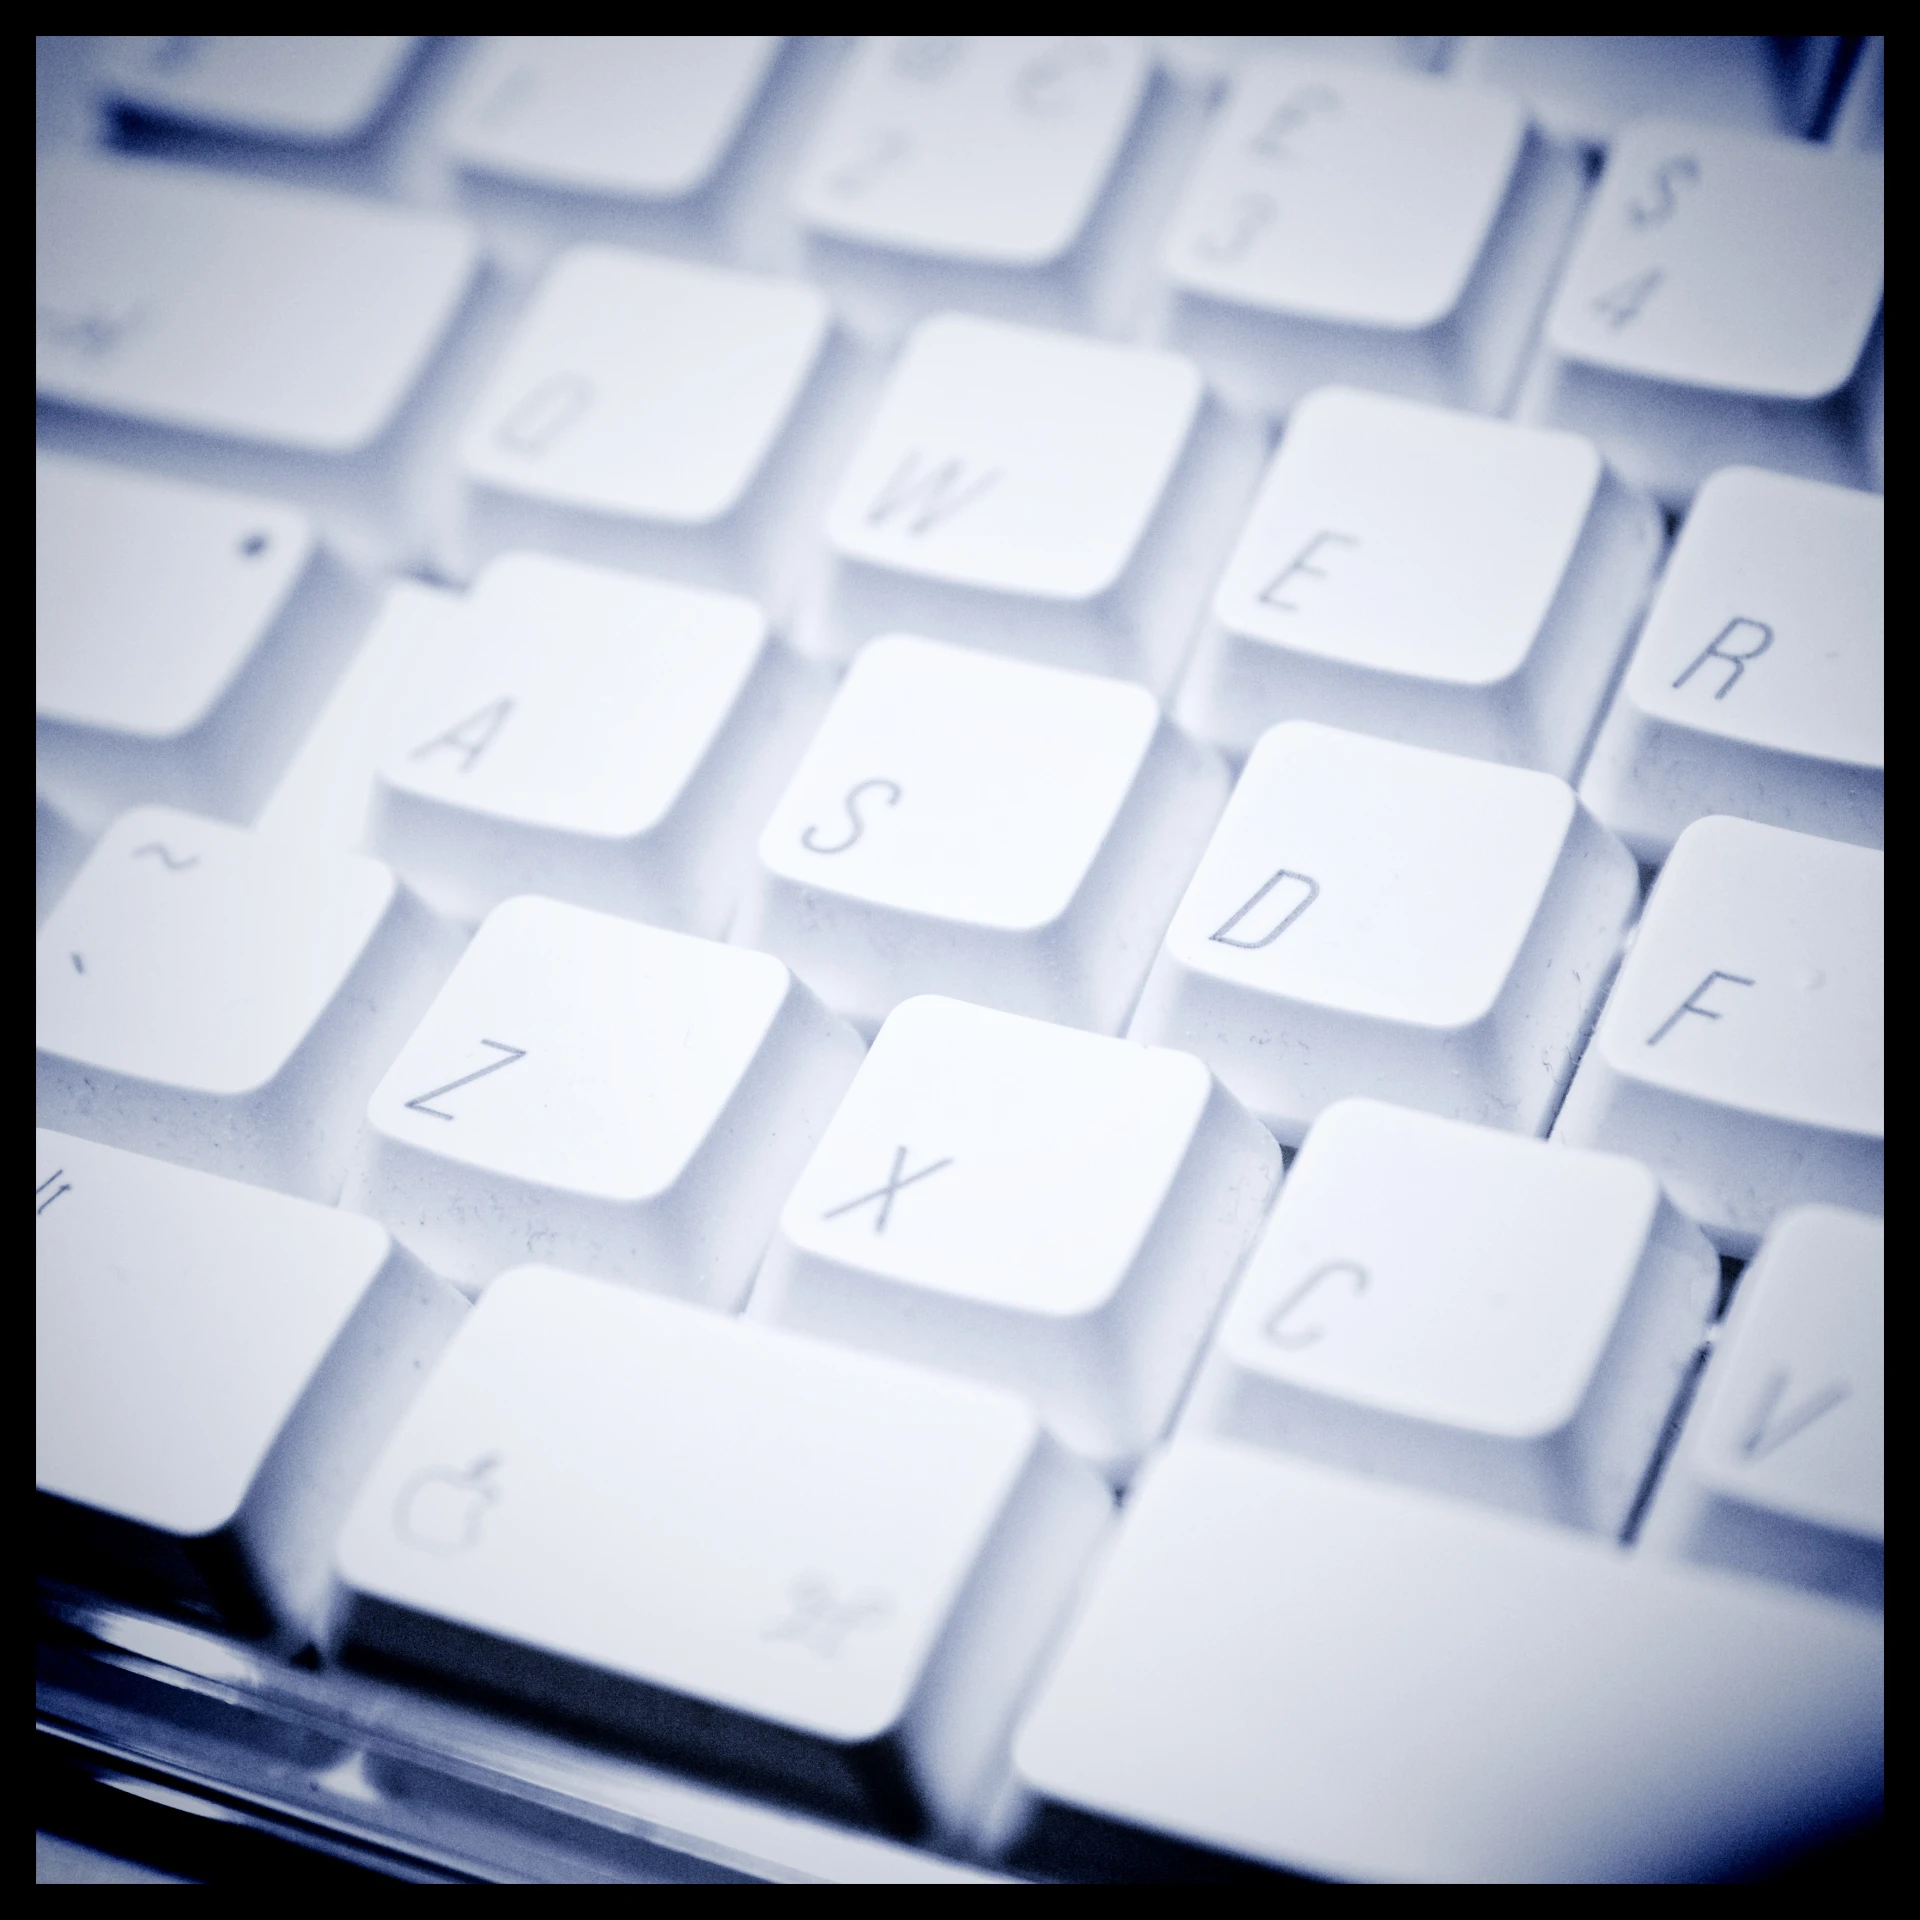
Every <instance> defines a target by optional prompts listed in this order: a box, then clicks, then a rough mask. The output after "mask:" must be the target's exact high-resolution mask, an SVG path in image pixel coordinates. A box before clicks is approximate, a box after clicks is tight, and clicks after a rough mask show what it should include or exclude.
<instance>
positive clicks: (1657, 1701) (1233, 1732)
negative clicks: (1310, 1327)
mask: <svg viewBox="0 0 1920 1920" xmlns="http://www.w3.org/2000/svg"><path fill="white" fill-rule="evenodd" d="M1116 1676H1124V1679H1125V1684H1116ZM1884 1686H1885V1643H1884V1636H1883V1634H1882V1632H1881V1629H1880V1626H1879V1623H1878V1622H1877V1621H1870V1620H1867V1619H1863V1618H1862V1617H1861V1616H1860V1615H1859V1614H1858V1613H1857V1612H1855V1611H1854V1610H1853V1609H1851V1608H1843V1607H1835V1606H1832V1605H1830V1604H1823V1603H1821V1602H1818V1601H1814V1600H1810V1599H1808V1598H1807V1597H1806V1596H1804V1595H1801V1594H1796V1593H1792V1592H1788V1591H1784V1590H1779V1589H1768V1588H1765V1587H1762V1586H1758V1585H1755V1584H1753V1583H1751V1582H1748V1581H1744V1580H1729V1579H1726V1578H1724V1577H1717V1576H1712V1575H1708V1574H1704V1573H1700V1572H1696V1571H1693V1570H1692V1569H1682V1568H1676V1567H1669V1566H1664V1565H1661V1564H1660V1563H1658V1562H1652V1561H1648V1560H1645V1559H1629V1558H1627V1557H1625V1556H1623V1555H1621V1554H1620V1553H1619V1552H1618V1550H1617V1549H1614V1548H1611V1547H1608V1546H1604V1545H1602V1544H1601V1543H1599V1542H1598V1541H1592V1540H1583V1539H1581V1538H1580V1537H1578V1536H1577V1535H1575V1534H1572V1533H1568V1532H1564V1531H1561V1530H1559V1529H1557V1528H1546V1527H1540V1526H1537V1525H1533V1524H1530V1523H1527V1522H1524V1521H1519V1520H1516V1519H1513V1518H1511V1517H1510V1516H1507V1515H1504V1514H1491V1513H1476V1512H1474V1511H1473V1510H1472V1509H1471V1508H1469V1507H1464V1506H1460V1505H1457V1504H1455V1503H1453V1502H1451V1501H1445V1502H1443V1501H1438V1500H1434V1499H1433V1498H1431V1496H1428V1495H1424V1494H1417V1493H1412V1492H1408V1491H1406V1490H1404V1489H1402V1488H1398V1487H1390V1486H1385V1485H1382V1484H1381V1483H1379V1482H1377V1481H1375V1482H1370V1481H1366V1480H1359V1479H1354V1478H1351V1477H1349V1476H1347V1475H1344V1474H1337V1473H1333V1472H1329V1471H1328V1470H1327V1469H1325V1468H1323V1467H1319V1466H1315V1465H1311V1464H1308V1463H1306V1462H1294V1461H1288V1460H1282V1459H1279V1458H1277V1457H1274V1456H1271V1455H1263V1454H1260V1453H1257V1452H1254V1451H1252V1450H1250V1449H1246V1448H1242V1447H1228V1446H1224V1445H1220V1444H1219V1443H1212V1444H1207V1443H1199V1442H1195V1443H1188V1444H1179V1445H1176V1446H1175V1447H1174V1448H1173V1449H1172V1450H1171V1452H1170V1453H1169V1454H1168V1455H1167V1457H1166V1458H1165V1459H1164V1460H1162V1461H1161V1462H1160V1463H1159V1464H1158V1465H1157V1467H1155V1468H1154V1469H1153V1470H1151V1471H1150V1473H1149V1474H1148V1476H1147V1477H1146V1480H1145V1482H1144V1485H1143V1486H1142V1487H1141V1488H1140V1489H1138V1490H1137V1491H1136V1492H1135V1493H1134V1494H1133V1495H1132V1496H1131V1497H1130V1498H1129V1500H1128V1502H1127V1511H1126V1517H1125V1520H1124V1521H1123V1523H1122V1526H1121V1531H1120V1537H1119V1539H1118V1541H1117V1542H1116V1543H1115V1547H1114V1551H1113V1553H1112V1554H1111V1556H1110V1557H1109V1558H1108V1559H1107V1560H1106V1561H1105V1562H1104V1563H1103V1565H1102V1567H1101V1570H1100V1575H1099V1578H1098V1580H1097V1582H1096V1584H1095V1585H1094V1587H1093V1590H1092V1593H1091V1595H1090V1596H1089V1598H1088V1601H1087V1604H1086V1606H1085V1608H1084V1609H1083V1611H1082V1612H1081V1614H1080V1617H1079V1619H1078V1621H1077V1623H1076V1625H1075V1626H1074V1628H1073V1630H1072V1632H1071V1635H1070V1637H1069V1638H1068V1640H1067V1643H1066V1646H1065V1649H1064V1652H1063V1653H1062V1655H1061V1656H1060V1658H1059V1660H1058V1661H1057V1663H1056V1664H1055V1666H1054V1668H1053V1670H1052V1673H1051V1675H1050V1677H1049V1678H1048V1679H1047V1681H1046V1682H1045V1683H1044V1685H1043V1687H1042V1689H1041V1691H1040V1694H1039V1698H1038V1702H1037V1704H1036V1705H1035V1706H1034V1708H1033V1710H1032V1711H1031V1712H1030V1713H1029V1714H1028V1715H1027V1716H1026V1719H1025V1721H1024V1724H1023V1725H1022V1727H1021V1730H1020V1732H1019V1734H1018V1736H1017V1738H1016V1743H1015V1759H1016V1763H1017V1765H1018V1767H1019V1769H1020V1772H1021V1774H1022V1775H1023V1777H1024V1778H1025V1780H1026V1782H1027V1783H1028V1785H1029V1787H1030V1789H1031V1790H1032V1792H1033V1794H1034V1796H1035V1798H1036V1800H1037V1801H1038V1802H1039V1805H1038V1806H1037V1807H1036V1809H1035V1813H1036V1815H1037V1817H1036V1818H1035V1819H1034V1820H1033V1821H1032V1824H1031V1825H1030V1827H1029V1833H1028V1839H1027V1844H1026V1849H1025V1855H1026V1857H1028V1858H1034V1859H1036V1864H1044V1863H1045V1862H1046V1861H1047V1859H1048V1847H1049V1844H1050V1843H1054V1844H1057V1841H1056V1836H1058V1837H1060V1838H1066V1837H1068V1836H1073V1837H1075V1838H1078V1839H1079V1840H1080V1842H1081V1865H1080V1870H1081V1872H1082V1873H1086V1872H1087V1871H1088V1866H1089V1864H1092V1865H1093V1872H1094V1874H1095V1876H1096V1877H1097V1875H1098V1865H1097V1861H1098V1857H1099V1856H1098V1854H1097V1852H1096V1849H1097V1848H1098V1846H1099V1844H1100V1841H1101V1840H1102V1839H1103V1838H1104V1837H1106V1836H1113V1837H1114V1838H1115V1839H1117V1840H1119V1841H1120V1842H1121V1843H1122V1844H1123V1845H1125V1846H1128V1847H1129V1848H1130V1850H1131V1851H1132V1852H1133V1853H1134V1855H1135V1856H1136V1858H1138V1857H1139V1856H1140V1855H1142V1854H1144V1855H1145V1858H1146V1859H1147V1860H1148V1861H1149V1862H1150V1861H1151V1860H1152V1853H1151V1851H1150V1849H1152V1848H1153V1847H1154V1846H1155V1840H1154V1838H1153V1837H1152V1836H1169V1837H1171V1838H1173V1839H1174V1840H1176V1841H1178V1842H1185V1843H1187V1844H1188V1845H1189V1846H1193V1847H1200V1848H1204V1849H1217V1850H1219V1851H1221V1852H1224V1853H1227V1854H1234V1855H1240V1856H1243V1857H1246V1858H1250V1859H1252V1860H1256V1861H1262V1862H1266V1863H1268V1864H1271V1865H1274V1866H1279V1867H1286V1868H1291V1869H1293V1870H1294V1871H1296V1872H1302V1873H1309V1874H1318V1875H1325V1876H1328V1877H1331V1878H1335V1879H1355V1880H1402V1881H1465V1882H1475V1881H1494V1880H1499V1881H1549V1880H1553V1881H1560V1880H1624V1881H1649V1880H1692V1879H1710V1878H1716V1877H1720V1876H1723V1875H1731V1874H1734V1873H1736V1872H1738V1871H1739V1870H1741V1869H1742V1868H1747V1867H1752V1866H1755V1865H1757V1864H1759V1860H1760V1858H1761V1857H1762V1856H1764V1855H1766V1854H1768V1853H1770V1852H1771V1851H1772V1850H1773V1849H1774V1848H1776V1847H1779V1848H1787V1849H1791V1848H1792V1847H1793V1846H1795V1844H1796V1843H1798V1844H1800V1845H1805V1844H1807V1843H1809V1842H1811V1841H1813V1840H1815V1839H1817V1838H1819V1837H1821V1836H1823V1835H1824V1834H1826V1833H1827V1832H1828V1831H1829V1829H1831V1828H1833V1827H1837V1826H1842V1825H1844V1824H1846V1823H1847V1822H1848V1821H1849V1820H1850V1819H1858V1818H1861V1817H1863V1816H1867V1815H1870V1814H1871V1813H1873V1812H1874V1811H1876V1810H1877V1807H1878V1804H1879V1802H1880V1799H1881V1797H1882V1794H1883V1792H1884V1787H1883V1779H1882V1775H1883V1760H1882V1739H1883V1733H1884V1719H1885V1714H1884V1708H1883V1706H1882V1698H1883V1689H1884ZM1076 1815H1077V1816H1079V1817H1078V1818H1075V1816H1076ZM1063 1816H1064V1817H1063ZM1088 1816H1091V1818H1089V1817H1088ZM1140 1828H1145V1829H1147V1833H1146V1834H1141V1833H1139V1832H1138V1829H1140ZM1076 1829H1077V1833H1076V1832H1075V1830H1076ZM1175 1850H1176V1851H1177V1848H1176V1849H1175ZM1088 1856H1092V1862H1091V1863H1090V1862H1089V1858H1088ZM1019 1857H1021V1856H1020V1855H1016V1858H1019ZM1119 1857H1120V1858H1122V1859H1124V1858H1126V1855H1125V1854H1124V1853H1123V1854H1121V1855H1120V1856H1119ZM1213 1864H1214V1865H1215V1866H1216V1868H1218V1866H1219V1865H1220V1864H1221V1863H1219V1862H1214V1863H1213ZM1152 1877H1162V1876H1160V1875H1154V1876H1152Z"/></svg>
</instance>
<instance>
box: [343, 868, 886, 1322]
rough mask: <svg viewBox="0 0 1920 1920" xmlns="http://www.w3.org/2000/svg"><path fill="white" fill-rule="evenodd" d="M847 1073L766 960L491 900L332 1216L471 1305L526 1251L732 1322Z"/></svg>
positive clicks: (816, 1019)
mask: <svg viewBox="0 0 1920 1920" xmlns="http://www.w3.org/2000/svg"><path fill="white" fill-rule="evenodd" d="M860 1053H861V1047H860V1043H859V1040H858V1038H857V1036H856V1035H854V1034H853V1033H852V1032H851V1031H850V1030H849V1029H848V1028H847V1026H846V1024H845V1023H844V1022H843V1021H840V1020H836V1019H835V1018H834V1017H833V1016H832V1015H831V1014H829V1013H828V1012H827V1011H826V1009H825V1008H824V1007H822V1006H821V1005H820V1004H819V1002H818V1001H817V1000H815V999H814V997H813V995H812V994H810V993H809V992H808V991H807V990H806V988H805V987H804V986H802V985H801V984H800V983H799V982H797V981H796V980H795V979H794V978H793V976H792V975H791V974H790V973H788V971H787V970H786V968H785V967H783V966H782V965H781V964H780V963H779V962H778V961H777V960H774V959H771V958H769V957H768V956H767V955H766V954H764V953H747V952H745V951H743V950H742V949H740V948H738V947H723V946H719V945H716V944H715V943H714V942H712V941H708V940H696V939H693V938H691V937H690V936H689V935H686V934H682V933H669V932H667V931H665V930H664V929H662V928H658V927H647V926H641V925H639V924H637V923H636V922H634V921H631V920H619V919H615V918H614V917H613V916H611V915H609V914H604V913H592V912H589V911H588V910H587V909H586V908H584V907H571V906H563V905H561V904H560V903H559V902H557V901H553V900H543V899H537V898H533V897H523V898H520V899H516V900H509V901H507V902H505V903H504V904H503V905H501V906H498V907H496V908H495V909H494V910H493V912H492V913H490V914H489V915H488V916H487V918H486V920H485V921H484V922H483V923H482V925H481V928H480V931H479V932H478V933H477V934H476V935H475V936H474V939H473V942H472V944H471V945H470V946H469V947H468V948H467V951H466V953H465V954H464V955H462V957H461V959H460V962H459V964H458V966H456V967H455V968H454V970H453V973H452V976H451V977H450V978H449V979H448V981H447V983H446V986H445V987H444V988H443V989H442V991H441V993H440V995H439V997H438V998H437V999H436V1000H435V1001H434V1003H433V1005H432V1007H431V1008H430V1009H429V1010H428V1012H427V1015H426V1018H425V1019H424V1020H422V1021H421V1022H420V1024H419V1026H418V1027H417V1028H416V1030H415V1031H414V1033H413V1035H412V1037H411V1038H410V1039H409V1040H408V1041H407V1043H406V1045H405V1046H404V1047H402V1048H401V1049H400V1050H399V1057H398V1058H397V1059H395V1060H394V1061H393V1064H392V1066H391V1067H389V1068H388V1069H387V1072H386V1074H385V1076H384V1077H383V1078H382V1079H381V1081H380V1084H379V1085H378V1086H377V1087H376V1088H375V1089H374V1093H373V1097H372V1099H371V1100H370V1101H369V1102H368V1104H367V1109H366V1114H367V1132H366V1136H365V1140H364V1142H363V1145H362V1149H361V1153H360V1157H359V1159H358V1161H357V1162H356V1165H355V1168H354V1172H353V1177H352V1179H351V1180H350V1181H349V1183H348V1186H347V1193H346V1204H347V1205H349V1206H354V1207H357V1208H359V1209H360V1210H361V1211H362V1212H366V1213H371V1214H373V1215H374V1216H375V1217H376V1218H378V1219H381V1220H384V1221H385V1222H386V1224H387V1225H388V1226H389V1227H390V1228H392V1230H393V1233H394V1236H395V1237H396V1238H397V1239H398V1240H400V1241H401V1242H402V1243H403V1244H404V1245H405V1246H407V1247H409V1248H410V1249H412V1251H413V1252H414V1253H416V1254H417V1255H418V1256H419V1257H420V1258H421V1259H422V1260H424V1261H425V1262H426V1264H427V1265H428V1266H429V1267H431V1268H432V1269H433V1270H434V1272H436V1273H442V1274H445V1275H447V1276H448V1277H449V1278H450V1279H452V1280H454V1281H456V1282H458V1283H459V1284H460V1285H461V1286H463V1287H467V1288H469V1289H471V1288H477V1287H479V1286H482V1285H484V1284H485V1283H486V1282H487V1281H488V1280H490V1279H491V1278H492V1277H493V1276H494V1275H495V1274H497V1273H499V1272H501V1271H502V1270H503V1269H504V1268H507V1267H510V1266H513V1265H515V1264H517V1263H518V1262H520V1261H522V1260H524V1259H525V1258H526V1257H527V1255H528V1254H529V1253H537V1254H540V1255H542V1256H547V1257H551V1258H552V1259H555V1260H565V1261H566V1262H568V1264H569V1265H571V1266H573V1267H575V1268H577V1269H579V1270H580V1271H582V1272H588V1273H599V1274H604V1275H606V1276H607V1277H608V1278H611V1279H617V1280H624V1281H629V1282H631V1283H633V1284H635V1285H639V1286H647V1287H655V1288H660V1289H663V1290H665V1291H667V1292H671V1293H678V1294H681V1295H684V1296H686V1297H688V1298H691V1299H695V1300H699V1301H702V1302H704V1303H706V1304H709V1305H712V1306H717V1307H727V1308H730V1307H733V1306H737V1305H738V1304H739V1302H740V1300H741V1298H742V1297H743V1296H744V1294H745V1293H746V1290H747V1286H748V1283H749V1282H750V1281H751V1279H752V1277H753V1270H754V1268H755V1266H756V1265H757V1264H758V1262H759V1259H760V1255H761V1253H762V1251H763V1250H764V1249H765V1246H766V1243H767V1238H768V1236H769V1234H770V1233H771V1232H772V1230H773V1223H774V1219H775V1216H776V1215H777V1214H778V1212H779V1210H780V1203H781V1201H782V1200H783V1199H784V1198H785V1197H786V1193H787V1189H788V1188H789V1187H790V1186H791V1185H792V1183H793V1180H794V1177H795V1175H796V1174H798V1172H799V1171H800V1168H801V1167H802V1166H803V1165H804V1164H805V1162H806V1158H807V1155H808V1154H809V1153H810V1152H811V1151H812V1149H813V1145H814V1143H815V1142H816V1141H817V1140H818V1139H819V1138H820V1134H821V1131H822V1129H823V1128H824V1127H825V1125H826V1122H827V1118H828V1116H829V1115H830V1114H831V1113H832V1111H833V1109H834V1107H835V1106H836V1105H837V1104H838V1102H839V1099H840V1096H841V1095H842V1094H843V1093H844V1092H845V1091H846V1086H847V1082H848V1081H849V1080H851V1079H852V1077H853V1071H854V1068H855V1067H856V1066H857V1065H858V1064H859V1061H860Z"/></svg>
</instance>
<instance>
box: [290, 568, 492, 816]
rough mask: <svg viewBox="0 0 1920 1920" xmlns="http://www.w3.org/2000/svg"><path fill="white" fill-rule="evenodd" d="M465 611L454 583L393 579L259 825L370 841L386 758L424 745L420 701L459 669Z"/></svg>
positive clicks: (464, 599)
mask: <svg viewBox="0 0 1920 1920" xmlns="http://www.w3.org/2000/svg"><path fill="white" fill-rule="evenodd" d="M465 612H466V596H465V595H464V594H460V593H456V592H454V591H452V590H451V589H449V588H446V587H429V586H425V585H423V584H422V583H421V582H419V581H417V580H404V579H403V580H394V581H391V582H389V583H388V586H387V590H386V593H385V595H384V597H383V598H382V600H381V603H380V607H379V611H378V612H377V613H376V615H375V616H374V619H373V621H372V623H371V624H370V625H369V627H368V629H367V631H366V633H365V635H364V636H363V637H362V639H361V641H360V645H359V648H358V650H357V651H356V652H355V654H354V656H353V659H352V660H351V661H350V662H349V663H348V665H347V668H346V670H345V671H344V672H343V673H342V674H341V675H340V677H339V680H338V682H337V683H336V684H335V686H334V689H333V691H332V693H331V694H329V695H328V697H327V702H326V705H325V706H324V707H323V708H322V709H321V712H320V716H319V718H318V719H317V720H316V721H315V722H314V723H313V725H312V727H311V728H310V729H309V730H308V733H307V737H306V739H305V740H304V741H303V742H302V743H301V746H300V750H299V752H298V753H296V754H295V755H294V757H293V759H292V761H291V762H290V763H289V764H288V766H287V769H286V771H285V773H283V774H282V775H281V777H280V781H279V784H278V785H277V786H275V788H274V790H273V792H272V793H271V794H270V795H269V796H268V799H267V802H266V805H265V806H263V807H262V808H261V809H260V814H259V817H258V819H257V820H256V821H255V823H254V824H255V831H256V832H258V833H261V834H263V835H266V836H268V837H270V838H272V839H275V840H278V841H282V842H286V843H289V844H291V845H294V846H302V847H321V848H326V849H329V850H331V851H333V852H338V853H348V852H352V851H353V850H354V849H356V848H358V847H360V846H361V845H362V844H363V843H364V840H365V836H366V833H367V828H368V825H369V822H370V819H371V815H372V805H373V798H374V793H375V779H376V773H377V769H378V768H379V766H380V763H381V762H382V761H383V760H385V759H386V758H387V757H388V756H389V755H392V754H397V753H401V752H404V751H405V750H406V749H407V747H408V746H409V745H413V746H417V745H419V739H418V736H417V735H415V734H414V732H413V729H412V725H411V722H412V718H413V709H414V706H415V704H416V703H417V702H418V701H420V700H421V699H423V698H424V697H425V693H426V690H427V689H428V688H429V687H431V686H433V685H434V684H435V683H436V682H437V681H439V680H441V679H443V678H445V677H446V676H448V675H449V674H452V673H456V672H458V671H459V667H460V652H461V643H462V641H463V640H464V639H465V636H466V620H465Z"/></svg>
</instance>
